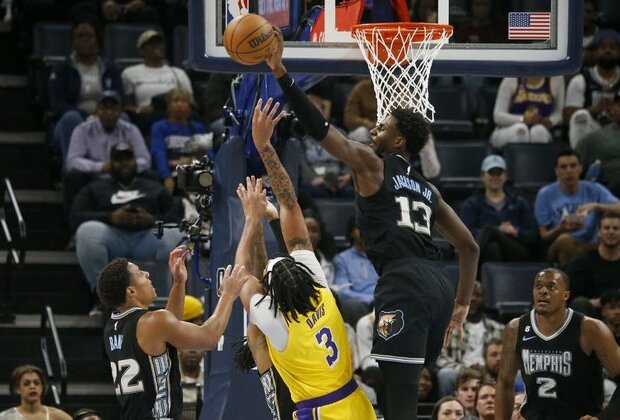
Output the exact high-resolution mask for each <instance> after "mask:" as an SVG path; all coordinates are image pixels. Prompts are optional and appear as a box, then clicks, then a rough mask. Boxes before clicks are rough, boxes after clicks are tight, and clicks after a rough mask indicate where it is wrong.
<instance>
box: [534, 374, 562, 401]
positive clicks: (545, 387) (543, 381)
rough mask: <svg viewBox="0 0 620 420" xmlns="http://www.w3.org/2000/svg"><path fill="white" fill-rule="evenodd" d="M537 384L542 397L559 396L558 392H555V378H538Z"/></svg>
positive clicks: (539, 394)
mask: <svg viewBox="0 0 620 420" xmlns="http://www.w3.org/2000/svg"><path fill="white" fill-rule="evenodd" d="M536 385H540V386H539V387H538V396H539V397H541V398H557V397H558V394H557V392H555V386H556V385H557V382H556V381H555V379H553V378H547V377H544V376H541V377H538V378H536Z"/></svg>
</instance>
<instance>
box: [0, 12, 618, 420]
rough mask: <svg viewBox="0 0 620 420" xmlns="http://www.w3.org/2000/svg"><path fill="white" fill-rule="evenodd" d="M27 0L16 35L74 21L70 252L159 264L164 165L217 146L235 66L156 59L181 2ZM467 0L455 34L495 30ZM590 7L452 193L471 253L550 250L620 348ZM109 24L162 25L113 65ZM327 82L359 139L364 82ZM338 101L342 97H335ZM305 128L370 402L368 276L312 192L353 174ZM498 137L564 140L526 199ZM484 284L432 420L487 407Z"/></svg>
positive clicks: (170, 184)
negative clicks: (123, 63)
mask: <svg viewBox="0 0 620 420" xmlns="http://www.w3.org/2000/svg"><path fill="white" fill-rule="evenodd" d="M24 3H26V4H29V5H30V6H32V7H30V8H29V9H26V8H25V9H23V10H22V13H21V14H18V16H19V17H18V18H17V21H16V23H17V28H18V29H19V37H18V38H19V39H20V42H21V43H22V44H23V45H26V46H27V45H28V43H29V42H30V41H29V33H31V32H32V25H33V24H34V23H35V22H38V21H43V20H46V19H44V17H49V18H56V19H57V20H61V17H65V18H66V17H69V18H71V19H73V23H72V27H71V53H70V55H69V56H67V57H66V59H65V60H64V61H63V62H61V63H58V64H56V65H54V66H53V68H51V71H50V73H49V80H48V83H49V84H48V96H47V97H48V98H49V103H48V104H47V109H46V110H47V115H48V116H49V119H48V121H49V126H48V133H49V135H48V142H49V145H50V149H51V150H53V151H55V153H56V154H57V156H58V158H59V159H60V160H61V161H62V188H63V194H64V204H65V216H66V220H65V222H66V223H67V225H68V226H69V228H70V230H71V232H73V233H74V235H75V251H76V254H77V257H78V261H79V263H80V266H81V267H82V270H83V272H84V274H85V278H86V279H87V281H88V284H89V287H90V288H91V289H93V288H94V286H95V283H96V278H97V275H98V272H99V271H100V269H101V268H103V266H105V265H106V264H107V263H108V262H109V261H110V260H111V259H113V258H114V257H117V256H122V257H128V258H134V259H139V260H155V261H158V260H162V261H163V260H167V258H168V254H169V252H170V251H171V250H172V249H173V248H174V246H175V245H176V244H177V243H178V242H179V240H180V239H181V237H180V234H179V233H178V232H175V231H172V230H170V231H166V232H165V234H164V237H163V240H156V239H155V237H154V236H153V235H152V233H151V229H152V227H153V224H154V221H155V220H156V219H160V220H164V221H178V220H180V218H181V217H182V215H183V211H184V209H183V204H182V203H183V201H182V199H183V198H185V199H188V198H189V197H187V196H186V195H184V193H183V192H182V191H179V189H178V188H177V185H176V178H175V177H176V174H175V168H176V165H177V164H181V163H188V162H191V161H192V160H193V159H195V158H198V157H200V156H202V155H204V154H207V155H208V156H209V157H210V158H211V159H213V158H214V157H215V155H216V153H217V151H218V150H217V148H218V146H219V144H220V137H221V134H222V133H223V131H224V130H223V119H224V118H223V115H222V112H221V108H222V106H223V105H224V104H225V103H226V101H227V99H228V95H229V94H230V83H231V80H232V78H233V76H232V75H221V74H212V75H209V78H208V81H207V82H206V85H205V86H204V93H203V96H199V95H198V90H197V89H196V84H197V83H198V82H203V81H204V76H201V77H202V78H197V77H196V75H195V74H193V73H192V72H190V71H186V70H185V69H183V68H181V67H176V66H172V65H169V64H168V62H169V61H170V60H169V58H170V57H171V55H170V51H169V50H168V49H167V48H166V45H167V44H168V45H169V44H170V40H171V38H172V28H173V27H174V26H175V25H178V24H184V23H185V22H186V21H187V2H186V1H182V0H168V1H166V2H161V4H160V2H144V1H142V0H125V1H123V0H118V1H114V0H106V1H102V2H95V1H92V2H90V1H85V2H81V3H80V4H73V2H53V3H58V4H56V5H55V6H54V9H53V11H48V12H46V14H43V12H42V11H41V10H39V8H38V7H37V5H38V6H40V5H41V4H42V3H44V2H43V1H40V2H37V1H34V0H33V1H32V2H24ZM65 3H72V6H71V7H69V8H68V6H67V5H66V4H65ZM427 3H429V4H427ZM466 3H468V5H469V8H465V9H464V16H469V17H470V19H469V20H464V23H463V25H462V30H461V31H459V32H457V34H458V37H460V39H459V42H493V40H496V39H500V38H502V37H504V38H505V34H503V33H498V31H497V25H491V22H496V21H495V20H493V16H496V15H497V11H494V10H493V2H492V1H491V0H472V1H471V2H466ZM46 4H47V3H46ZM415 4H416V8H417V9H416V10H415V11H414V12H413V13H414V15H416V16H418V17H420V16H422V19H421V20H433V19H436V10H433V4H434V2H425V1H423V0H420V1H417V2H415ZM584 4H585V25H584V43H583V46H584V67H583V69H582V70H581V71H580V72H579V73H577V74H575V75H569V76H565V77H561V76H560V77H551V78H549V77H523V78H505V79H503V80H501V82H499V85H498V87H497V94H496V100H495V103H494V107H493V111H492V116H493V121H492V123H491V124H490V126H489V127H488V128H489V129H488V130H487V133H489V135H488V136H486V137H485V139H484V140H485V141H487V142H488V150H489V154H488V156H487V157H486V158H485V159H484V160H483V161H481V162H480V163H479V164H480V183H479V185H480V186H481V188H479V189H478V190H476V191H474V190H472V191H469V192H468V193H469V196H468V197H467V198H466V199H465V200H463V201H462V202H454V203H450V204H453V205H454V207H455V209H456V210H457V211H458V213H459V215H460V217H461V218H462V220H463V221H464V223H465V224H466V226H467V227H468V228H469V229H470V231H471V232H472V234H473V235H474V237H475V238H476V240H477V242H478V244H479V246H480V249H481V254H480V255H481V258H480V264H481V265H482V264H484V263H486V262H525V261H547V262H549V264H553V265H556V266H558V267H561V268H564V269H565V270H566V272H567V273H568V274H569V276H570V278H571V287H572V302H571V306H572V307H573V308H575V309H577V310H579V311H581V312H583V313H586V314H588V315H590V316H593V317H597V318H600V319H602V320H604V321H605V323H606V324H607V325H608V326H609V328H610V329H611V330H612V332H613V333H614V334H615V336H616V339H617V340H618V342H619V343H620V277H619V276H618V275H617V273H618V272H619V269H620V201H619V200H618V197H619V196H620V35H619V33H618V32H617V31H616V30H614V29H612V28H604V27H602V26H601V25H600V21H599V19H597V16H598V14H599V10H598V7H597V3H596V2H595V1H593V0H584ZM63 7H64V9H63ZM85 13H90V14H89V15H85ZM54 15H56V16H54ZM109 22H126V23H134V24H139V23H155V24H157V25H159V26H160V27H161V28H163V30H162V31H158V30H155V29H148V30H145V31H144V32H143V33H142V34H141V35H140V36H139V37H138V39H137V43H136V45H135V48H136V49H137V50H138V51H139V53H140V55H141V57H142V59H143V62H142V63H140V64H135V65H131V66H128V67H126V68H120V67H118V66H117V65H115V64H114V63H109V62H106V60H105V59H104V58H103V57H102V55H101V51H102V39H101V38H102V37H101V33H102V25H104V24H106V23H109ZM504 26H505V25H504ZM25 48H26V47H25ZM334 83H339V84H340V85H343V84H344V85H346V86H348V95H347V97H346V98H337V97H334V92H340V91H339V90H336V89H330V88H329V86H332V85H333V84H334ZM431 83H432V82H431ZM496 84H497V83H496ZM322 85H323V87H325V86H327V88H324V89H316V90H313V94H312V95H310V97H311V99H312V101H313V102H314V103H315V104H316V105H317V106H318V107H319V109H320V110H321V112H322V113H323V116H324V117H325V118H326V119H328V120H330V121H331V122H332V124H333V125H334V126H336V127H338V128H339V129H340V130H342V132H343V133H347V135H348V136H349V137H350V138H352V139H355V140H357V141H360V142H362V143H368V142H370V141H371V138H370V130H371V129H372V128H373V127H374V126H375V125H376V123H377V121H376V120H375V118H376V108H377V107H376V100H375V93H374V89H373V87H372V83H371V81H370V79H367V78H363V79H357V78H356V79H353V78H347V79H346V80H344V79H343V78H327V79H326V80H325V81H324V82H322ZM337 103H341V104H343V106H341V107H340V108H341V109H337V107H336V106H335V105H336V104H337ZM300 140H301V144H302V150H303V154H304V156H303V158H302V159H301V164H300V173H301V175H300V185H299V188H300V197H302V198H304V199H306V201H307V203H305V204H306V205H304V206H303V207H305V210H304V216H305V221H306V225H307V227H308V232H309V234H310V237H311V241H312V245H313V247H314V250H315V253H316V255H317V258H318V260H319V262H320V263H321V266H322V268H323V270H324V272H325V275H326V278H327V281H328V283H329V285H330V287H331V288H332V289H333V290H334V291H335V293H336V295H337V296H338V297H339V299H340V301H341V308H342V312H343V316H344V319H345V321H346V322H347V323H348V328H349V330H350V333H351V334H350V340H351V344H352V348H353V349H354V350H355V352H354V353H355V354H354V360H355V362H354V364H355V367H356V379H357V380H358V382H359V383H360V384H361V385H362V386H363V389H364V390H365V391H366V392H367V394H368V395H369V397H370V399H371V401H373V403H375V404H377V406H378V407H379V408H381V405H382V400H383V398H384V395H383V394H382V392H383V390H382V384H381V377H380V374H379V370H378V367H377V363H376V362H375V361H374V360H373V359H372V358H370V348H371V343H372V333H373V325H374V321H375V320H374V311H373V290H374V285H375V284H376V281H377V278H378V276H377V273H376V272H375V271H374V268H373V266H372V264H371V263H370V262H369V260H368V258H367V257H366V255H365V252H364V243H363V240H362V239H361V237H360V233H359V227H358V226H356V225H355V223H354V221H349V227H348V234H349V237H348V238H347V239H348V241H349V244H350V246H348V247H340V248H338V247H336V244H335V242H334V238H333V236H332V234H331V233H330V232H329V231H328V230H327V229H326V226H325V224H324V223H323V221H322V217H321V214H320V212H319V210H318V209H317V207H316V206H314V205H313V200H314V199H325V198H330V199H348V200H352V199H353V188H352V180H351V175H350V174H349V171H348V169H347V168H346V167H345V166H344V165H343V164H342V163H341V162H339V161H337V160H335V159H334V158H333V157H332V156H330V155H329V154H328V153H327V152H325V151H324V149H322V148H321V147H320V146H319V145H318V143H317V141H316V139H313V138H311V137H310V136H302V138H301V139H300ZM440 141H441V142H444V141H446V140H442V139H438V138H437V136H436V137H433V136H431V138H430V139H429V142H428V145H427V146H426V147H425V148H424V149H423V150H422V151H421V152H420V155H419V156H418V157H416V158H415V159H413V160H412V163H413V164H414V165H415V166H416V169H418V170H419V171H420V172H421V173H422V174H423V175H424V176H426V177H427V178H429V179H433V180H437V181H438V184H437V186H438V188H439V190H440V191H441V189H442V184H441V179H440V176H441V166H440V163H439V160H438V158H437V153H436V150H435V144H437V143H438V142H440ZM510 143H558V144H563V145H564V146H565V148H564V149H562V150H561V151H560V153H559V154H558V155H557V157H556V159H555V161H553V162H548V165H549V169H551V168H552V169H553V170H554V171H555V175H556V178H557V179H556V181H555V182H551V183H549V184H548V185H545V186H544V187H542V188H540V190H538V191H537V193H536V196H535V199H534V200H531V199H530V198H529V197H527V196H525V195H524V194H523V193H522V192H521V191H519V189H518V188H515V187H514V186H513V185H512V183H511V182H510V181H511V173H510V170H509V169H510V168H508V166H507V164H506V160H505V159H504V157H502V155H503V153H504V149H505V148H506V146H507V145H508V144H510ZM586 173H588V176H587V179H585V178H584V177H585V175H586ZM186 203H187V201H186ZM186 207H187V204H186ZM341 222H342V223H343V224H346V223H347V220H342V221H341ZM484 293H485V291H484V289H483V287H482V284H481V283H480V282H478V283H477V284H476V287H475V291H474V295H473V296H472V299H471V305H470V310H469V314H468V316H467V321H466V323H465V327H464V331H465V336H464V340H463V342H462V343H458V342H457V341H456V339H453V340H452V341H451V342H450V343H449V344H448V346H446V347H445V348H444V349H443V350H442V353H441V356H440V357H439V360H438V361H437V364H436V366H434V367H428V368H426V369H425V370H424V373H423V374H422V375H421V380H420V387H419V392H420V397H419V400H420V402H421V403H427V404H430V406H431V408H430V409H429V410H428V412H427V413H426V414H428V415H431V418H433V419H450V418H461V417H462V416H477V417H478V418H480V419H492V418H494V405H493V399H494V394H495V387H494V381H495V380H496V379H497V374H498V366H499V363H500V360H501V348H502V343H501V340H500V338H501V334H502V331H503V328H504V325H503V324H502V323H501V322H499V321H498V320H496V319H494V317H493V315H494V314H493V311H492V310H491V309H492V308H486V307H485V298H484ZM199 304H200V302H199V301H198V302H197V301H196V300H194V301H191V300H190V301H188V302H186V305H185V307H186V310H188V311H189V312H190V313H188V314H187V317H186V314H184V319H186V320H192V319H197V320H202V316H203V313H204V309H203V308H202V306H201V304H200V306H199ZM92 313H93V314H94V313H97V307H94V310H93V311H92ZM201 360H202V353H200V352H194V351H184V352H180V361H181V365H182V370H183V381H184V384H187V385H188V386H187V387H185V388H184V390H185V391H187V393H184V395H185V397H186V399H187V401H189V402H190V403H193V404H199V401H198V400H197V399H196V398H195V397H196V395H198V396H200V395H201V393H200V392H198V393H196V388H198V389H199V390H200V389H202V387H203V386H204V384H202V382H201V380H202V376H203V375H202V365H201V363H200V361H201ZM13 376H14V377H15V378H14V379H13V380H12V382H11V384H12V385H11V386H12V389H11V390H12V391H13V392H15V393H18V394H20V389H21V388H22V387H25V386H26V385H25V384H22V382H24V381H25V379H24V378H30V379H28V380H30V381H33V380H34V381H37V382H38V385H36V386H39V387H42V386H44V384H45V377H44V374H43V372H42V371H41V370H40V369H38V368H36V367H32V366H26V367H20V368H18V369H16V372H14V375H13ZM515 390H516V392H522V391H523V383H522V382H519V381H517V383H516V387H515ZM20 395H21V394H20ZM21 397H22V402H21V403H20V404H21V405H20V406H19V407H16V408H13V409H11V410H15V411H19V410H22V409H23V408H24V407H25V405H26V404H30V405H29V407H35V408H36V409H37V410H48V409H49V410H52V411H53V410H55V409H53V408H47V407H45V406H42V405H40V401H39V405H36V403H33V402H30V401H25V399H26V398H27V396H26V394H24V395H21ZM522 400H523V394H522V393H521V394H517V398H516V400H515V401H516V404H515V410H516V412H515V414H514V415H513V419H518V418H519V415H518V412H517V411H518V405H519V404H520V403H519V402H518V401H521V402H522ZM435 403H436V405H435ZM33 404H34V405H33ZM433 405H434V408H433ZM422 406H424V404H422ZM52 411H50V413H51V412H52ZM85 414H89V413H87V412H85ZM95 414H96V413H95ZM2 418H4V417H3V413H0V419H2ZM57 418H65V417H62V416H60V415H59V416H58V417H57ZM67 418H69V416H68V415H67ZM74 418H76V417H74ZM78 418H85V417H78ZM472 418H473V417H472Z"/></svg>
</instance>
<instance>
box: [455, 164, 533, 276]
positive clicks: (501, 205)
mask: <svg viewBox="0 0 620 420" xmlns="http://www.w3.org/2000/svg"><path fill="white" fill-rule="evenodd" d="M506 178H507V174H506V162H505V161H504V158H502V157H501V156H499V155H489V156H487V157H486V158H484V160H483V161H482V165H481V167H480V179H481V180H482V183H483V184H484V191H480V192H477V193H474V194H473V195H472V196H471V197H469V198H468V199H467V200H465V202H463V204H462V205H461V211H460V216H461V220H462V221H463V223H465V225H466V226H467V228H468V229H469V230H470V231H471V233H472V235H474V237H475V238H476V241H477V242H478V245H479V246H480V264H482V263H483V262H485V261H526V260H528V259H529V258H530V257H531V254H530V252H529V251H528V248H529V249H531V247H532V244H534V243H535V242H536V239H537V237H538V235H537V233H536V228H537V226H536V219H535V218H534V214H533V212H532V209H531V208H530V205H529V203H528V202H527V200H526V199H525V198H523V197H522V196H521V195H520V194H519V193H518V191H516V190H515V189H514V188H510V189H509V188H506V186H505V185H506Z"/></svg>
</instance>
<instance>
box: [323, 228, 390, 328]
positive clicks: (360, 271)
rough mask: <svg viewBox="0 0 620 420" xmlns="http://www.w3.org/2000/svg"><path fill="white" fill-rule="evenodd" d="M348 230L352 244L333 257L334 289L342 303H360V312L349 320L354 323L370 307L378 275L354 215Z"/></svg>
mask: <svg viewBox="0 0 620 420" xmlns="http://www.w3.org/2000/svg"><path fill="white" fill-rule="evenodd" d="M348 232H349V240H350V241H351V244H352V246H351V247H350V248H348V249H346V250H344V251H342V252H340V253H339V254H337V255H336V256H335V257H334V290H336V292H337V294H338V297H339V298H340V300H341V301H342V302H343V304H346V302H348V301H354V302H358V303H360V304H362V305H361V308H362V313H360V314H359V316H358V317H357V319H355V322H351V324H352V325H356V324H357V321H358V320H359V318H360V317H362V316H363V315H364V314H366V313H368V310H370V309H371V308H372V302H373V300H374V291H375V285H376V284H377V280H378V278H379V275H378V274H377V272H376V271H375V268H374V266H373V265H372V263H371V262H370V260H369V259H368V257H367V256H366V247H365V246H364V240H363V239H362V235H361V232H360V229H359V226H357V224H356V222H355V216H353V217H351V219H349V229H348ZM343 315H344V313H343ZM345 319H346V317H345Z"/></svg>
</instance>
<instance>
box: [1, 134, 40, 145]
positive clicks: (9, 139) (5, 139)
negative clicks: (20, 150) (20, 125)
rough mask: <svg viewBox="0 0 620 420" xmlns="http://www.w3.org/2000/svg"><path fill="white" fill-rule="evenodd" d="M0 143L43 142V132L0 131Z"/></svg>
mask: <svg viewBox="0 0 620 420" xmlns="http://www.w3.org/2000/svg"><path fill="white" fill-rule="evenodd" d="M0 144H17V145H23V144H45V132H44V131H0Z"/></svg>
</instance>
